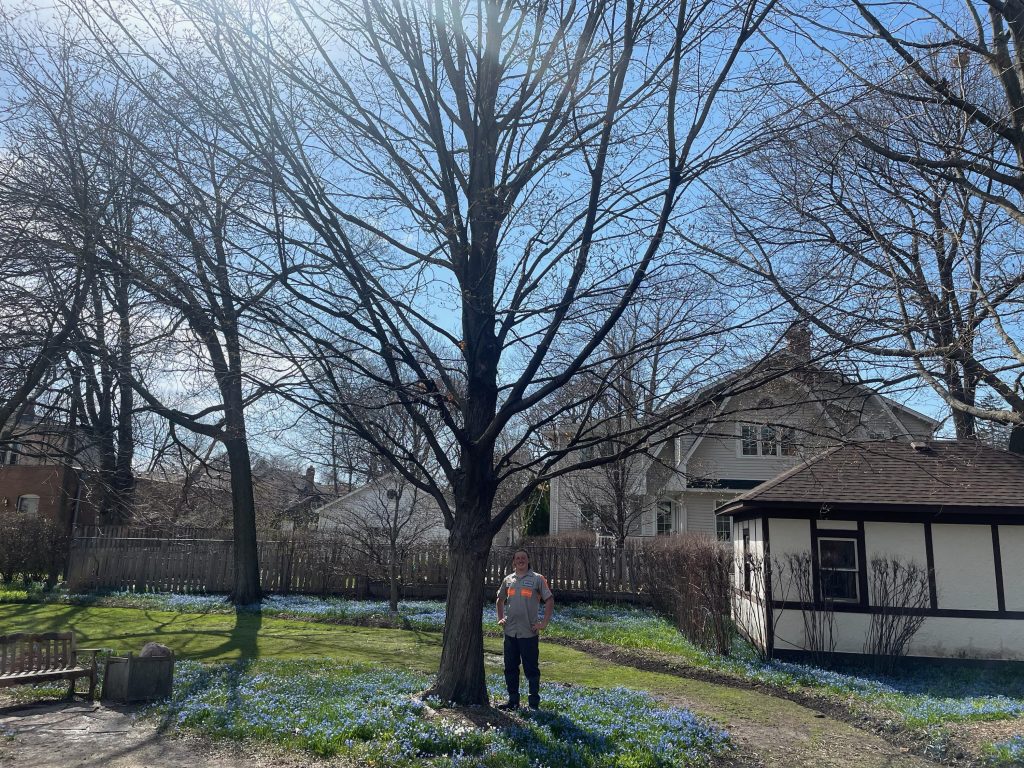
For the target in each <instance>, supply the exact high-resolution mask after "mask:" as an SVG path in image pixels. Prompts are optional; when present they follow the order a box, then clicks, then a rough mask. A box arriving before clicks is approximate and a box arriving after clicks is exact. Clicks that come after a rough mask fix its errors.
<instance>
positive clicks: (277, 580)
mask: <svg viewBox="0 0 1024 768" xmlns="http://www.w3.org/2000/svg"><path fill="white" fill-rule="evenodd" d="M513 551H514V550H513V548H511V547H495V548H493V549H492V550H491V553H490V556H489V559H488V562H487V569H486V572H485V577H484V579H485V586H486V587H487V588H494V589H496V588H497V585H498V584H499V583H500V582H501V579H502V578H503V577H504V576H505V575H506V574H508V573H509V572H510V571H511V561H512V553H513ZM622 556H623V558H624V561H623V564H622V565H623V569H622V570H623V580H622V585H623V586H624V587H625V588H624V589H622V588H618V585H617V583H616V581H617V580H616V560H615V559H616V553H615V551H614V549H612V548H611V547H609V546H601V547H593V546H542V547H530V558H531V561H532V563H531V564H532V566H533V568H534V570H536V571H538V572H540V573H543V574H544V575H545V576H546V577H547V579H548V583H549V584H550V585H551V589H552V590H553V591H555V592H556V594H557V595H558V596H559V598H569V599H587V600H618V601H622V600H626V601H630V602H646V600H645V598H644V597H643V596H641V595H638V594H637V593H636V590H631V589H630V588H629V585H630V584H633V583H634V579H633V577H632V574H635V573H638V572H639V571H638V568H637V565H638V564H637V558H638V557H640V556H641V553H640V552H639V551H638V550H637V549H635V548H627V549H626V550H625V552H624V553H623V555H622ZM259 562H260V581H261V584H262V587H263V590H264V591H265V592H268V593H275V594H289V593H299V594H311V595H337V596H344V597H351V598H357V599H366V598H372V597H384V596H386V595H387V592H388V585H387V584H386V583H385V582H383V581H381V580H380V579H378V578H375V577H373V576H372V569H369V568H367V567H366V565H365V563H364V562H363V561H362V560H361V558H360V556H359V555H358V553H356V552H354V551H353V550H352V548H351V547H350V546H349V545H348V544H347V543H346V541H345V540H344V539H343V538H340V537H337V536H331V535H326V534H313V533H300V534H295V535H288V534H283V533H282V532H279V531H269V532H262V533H261V536H260V541H259ZM66 578H67V583H68V587H69V589H71V590H72V591H75V592H85V591H93V590H128V591H134V592H146V591H155V592H180V593H218V592H229V591H230V590H231V588H232V586H233V584H234V555H233V543H232V541H231V539H230V532H228V531H223V530H213V529H201V528H188V529H182V528H178V529H152V528H146V529H142V528H129V527H119V528H96V527H89V528H79V529H76V531H75V535H74V537H73V538H72V541H71V547H70V554H69V558H68V568H67V577H66ZM401 582H402V597H403V598H405V599H408V598H443V597H444V596H445V595H446V594H447V582H448V553H447V549H446V547H444V546H443V545H425V546H423V547H422V548H419V549H417V550H416V551H415V552H413V553H412V554H411V555H410V556H409V557H408V558H407V559H406V560H405V562H403V563H402V567H401Z"/></svg>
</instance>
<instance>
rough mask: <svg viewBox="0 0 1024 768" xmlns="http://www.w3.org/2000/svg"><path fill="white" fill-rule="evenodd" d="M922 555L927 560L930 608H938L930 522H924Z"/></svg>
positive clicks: (934, 609)
mask: <svg viewBox="0 0 1024 768" xmlns="http://www.w3.org/2000/svg"><path fill="white" fill-rule="evenodd" d="M924 556H925V559H927V561H928V601H929V602H930V603H931V609H932V610H933V611H937V610H938V609H939V590H938V588H937V587H936V586H935V546H934V545H933V544H932V524H931V523H925V524H924Z"/></svg>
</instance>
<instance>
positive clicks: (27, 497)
mask: <svg viewBox="0 0 1024 768" xmlns="http://www.w3.org/2000/svg"><path fill="white" fill-rule="evenodd" d="M23 501H34V502H35V507H34V508H33V509H30V510H29V509H22V502H23ZM39 502H40V498H39V494H38V493H23V494H21V495H20V496H19V497H18V500H17V501H16V502H15V503H14V511H15V512H16V513H17V514H19V515H26V516H28V515H31V516H32V517H39Z"/></svg>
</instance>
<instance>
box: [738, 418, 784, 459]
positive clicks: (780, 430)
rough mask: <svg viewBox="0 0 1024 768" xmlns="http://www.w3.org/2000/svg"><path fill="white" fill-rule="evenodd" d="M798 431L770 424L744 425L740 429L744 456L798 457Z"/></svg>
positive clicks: (741, 448) (741, 451) (741, 452)
mask: <svg viewBox="0 0 1024 768" xmlns="http://www.w3.org/2000/svg"><path fill="white" fill-rule="evenodd" d="M795 437H796V430H794V429H793V428H792V427H773V426H770V425H768V424H743V425H742V426H741V427H740V454H741V455H742V456H796V441H795V440H794V438H795Z"/></svg>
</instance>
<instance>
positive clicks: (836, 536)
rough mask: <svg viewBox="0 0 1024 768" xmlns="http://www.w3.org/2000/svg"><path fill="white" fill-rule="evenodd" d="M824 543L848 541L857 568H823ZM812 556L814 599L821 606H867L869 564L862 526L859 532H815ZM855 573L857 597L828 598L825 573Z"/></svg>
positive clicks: (847, 530) (845, 530) (816, 530)
mask: <svg viewBox="0 0 1024 768" xmlns="http://www.w3.org/2000/svg"><path fill="white" fill-rule="evenodd" d="M822 541H846V542H850V543H851V544H852V545H853V552H854V556H855V558H856V567H855V568H834V567H829V568H825V567H823V566H822V558H821V542H822ZM811 554H812V566H813V568H814V599H815V600H816V601H817V603H818V604H819V605H822V606H824V605H857V606H865V605H866V604H867V594H868V585H867V567H866V566H867V563H866V560H867V558H866V552H865V546H864V532H863V528H862V526H859V527H858V529H857V530H849V529H845V528H844V529H818V528H815V530H814V541H813V549H812V551H811ZM826 572H829V573H833V572H835V573H853V574H855V577H854V584H855V585H856V590H857V596H856V597H833V596H831V595H829V596H826V595H825V590H824V585H825V583H826V579H825V573H826Z"/></svg>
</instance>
